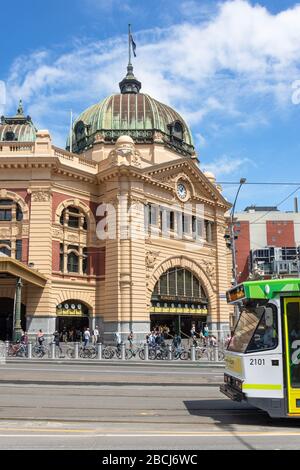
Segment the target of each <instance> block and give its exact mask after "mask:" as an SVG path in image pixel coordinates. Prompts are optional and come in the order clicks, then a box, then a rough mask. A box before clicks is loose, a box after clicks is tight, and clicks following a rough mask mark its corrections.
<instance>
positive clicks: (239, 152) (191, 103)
mask: <svg viewBox="0 0 300 470" xmlns="http://www.w3.org/2000/svg"><path fill="white" fill-rule="evenodd" d="M41 5H42V7H41ZM15 12H17V15H16V14H15ZM12 14H13V18H14V20H13V22H12V21H6V18H9V17H10V16H11V15H12ZM128 23H131V24H132V27H133V32H134V38H135V42H136V43H137V58H136V59H135V62H134V67H135V73H136V76H137V77H138V78H139V79H140V80H141V81H142V83H143V90H142V91H144V92H145V93H149V94H150V95H152V96H153V97H154V98H157V99H159V100H160V101H162V102H165V103H167V104H169V105H171V106H173V107H174V108H175V109H177V110H178V111H179V112H180V113H181V114H182V115H183V116H184V117H185V119H186V120H187V122H188V124H189V125H190V127H191V129H192V133H193V136H194V141H195V145H196V148H197V151H198V154H199V158H200V161H201V168H202V169H208V170H211V171H213V172H215V173H216V175H217V179H218V181H222V182H231V181H234V182H236V181H239V179H240V178H241V177H246V178H247V180H248V181H249V182H266V181H267V182H294V183H296V182H299V185H300V176H299V169H300V165H299V155H300V143H299V125H300V119H299V118H300V104H298V102H300V99H299V98H300V93H298V89H299V88H300V47H299V44H300V28H299V24H300V4H297V3H296V2H293V1H284V0H268V1H263V0H260V1H257V2H250V1H248V2H247V1H246V0H228V1H220V2H216V1H202V0H201V1H200V0H197V1H195V0H179V1H177V2H174V1H170V0H165V1H163V2H159V1H153V0H152V1H149V0H148V1H138V2H137V1H133V0H122V1H121V0H106V1H102V0H60V1H58V0H45V1H43V2H42V3H41V2H40V1H38V0H27V1H26V2H24V1H23V0H15V2H14V5H13V9H12V6H10V4H9V3H8V2H3V5H1V37H2V38H5V40H2V41H1V43H0V80H3V81H4V82H5V83H6V90H7V96H6V98H7V99H6V105H5V106H1V105H2V103H0V113H5V114H11V113H14V112H15V109H16V106H17V102H18V99H19V98H23V101H24V107H25V111H26V113H28V114H30V115H31V116H32V119H33V121H34V123H35V124H36V126H37V127H39V128H48V129H49V130H50V132H51V134H52V137H53V141H54V143H55V144H56V145H59V146H64V142H65V139H66V135H67V133H68V122H69V112H70V109H71V108H72V109H73V112H74V114H75V115H76V114H79V113H80V112H81V111H83V110H84V109H85V108H87V107H88V106H90V105H91V104H94V103H95V102H97V101H100V100H101V99H103V98H105V97H106V96H107V95H108V94H110V93H113V92H118V83H119V81H120V80H121V79H122V78H123V76H124V74H125V68H126V61H127V49H126V47H127V38H126V34H127V24H128ZM297 80H299V82H297ZM293 87H294V88H293ZM1 107H2V109H1ZM223 187H224V194H225V195H226V197H227V198H228V199H230V200H232V198H233V197H234V194H235V191H236V185H225V184H224V186H223ZM293 189H296V186H288V185H287V186H253V185H247V186H245V188H243V191H242V192H241V194H240V197H239V203H238V209H243V208H244V207H245V206H246V205H249V204H257V205H276V204H277V203H278V202H279V201H281V200H283V199H284V198H285V196H286V195H288V194H289V193H291V192H292V191H293ZM292 203H293V198H292V197H291V198H290V199H289V200H288V201H287V202H286V203H284V204H283V205H282V206H281V208H282V209H284V210H291V209H292Z"/></svg>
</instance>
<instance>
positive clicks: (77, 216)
mask: <svg viewBox="0 0 300 470" xmlns="http://www.w3.org/2000/svg"><path fill="white" fill-rule="evenodd" d="M60 224H61V225H64V226H67V227H70V228H77V229H83V230H87V218H86V216H85V214H84V212H83V211H81V210H80V209H78V208H77V207H72V206H71V207H67V208H66V209H64V210H63V211H62V213H61V216H60Z"/></svg>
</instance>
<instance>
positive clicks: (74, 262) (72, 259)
mask: <svg viewBox="0 0 300 470" xmlns="http://www.w3.org/2000/svg"><path fill="white" fill-rule="evenodd" d="M68 272H69V273H78V272H79V256H78V255H77V254H76V253H75V252H74V251H71V252H70V253H68Z"/></svg>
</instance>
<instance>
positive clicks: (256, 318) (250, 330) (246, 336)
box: [227, 307, 264, 353]
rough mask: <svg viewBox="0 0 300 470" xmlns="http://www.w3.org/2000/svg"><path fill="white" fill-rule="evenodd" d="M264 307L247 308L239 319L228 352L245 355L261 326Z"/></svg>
mask: <svg viewBox="0 0 300 470" xmlns="http://www.w3.org/2000/svg"><path fill="white" fill-rule="evenodd" d="M263 313H264V307H253V308H252V307H247V308H245V309H244V310H243V311H242V313H241V315H240V318H239V321H238V323H237V325H236V327H235V330H234V333H233V336H232V338H231V340H230V343H229V346H228V348H227V349H228V351H233V352H240V353H244V352H245V351H246V349H247V347H248V345H249V343H250V341H251V339H252V337H253V335H254V333H255V331H256V329H257V327H258V325H259V322H260V320H261V317H262V315H263Z"/></svg>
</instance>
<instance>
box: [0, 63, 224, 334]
mask: <svg viewBox="0 0 300 470" xmlns="http://www.w3.org/2000/svg"><path fill="white" fill-rule="evenodd" d="M140 90H141V83H140V82H139V81H138V80H137V79H136V78H135V76H134V74H133V68H132V65H131V64H129V65H128V70H127V75H126V77H125V78H124V79H123V80H122V81H121V83H120V93H116V94H114V95H112V96H109V97H107V98H106V99H104V100H103V101H101V102H100V103H97V104H95V105H93V106H91V107H90V108H89V109H87V110H86V111H84V112H83V113H82V114H81V115H80V116H79V117H78V118H77V119H76V121H75V123H74V126H73V132H72V138H69V139H68V142H67V150H63V149H60V148H57V147H56V146H55V145H53V143H52V140H51V136H50V134H49V132H48V131H47V130H37V129H36V128H35V126H34V124H33V122H32V120H31V118H30V117H26V116H25V115H24V112H23V107H22V103H20V106H19V109H18V111H17V114H16V116H14V117H2V118H1V124H0V252H1V253H2V256H0V338H1V339H7V338H11V336H12V328H13V321H14V314H16V307H17V315H19V313H18V312H19V311H21V323H22V328H23V329H25V328H26V329H27V330H28V332H29V334H30V335H34V334H35V333H36V332H37V330H38V329H40V328H41V329H43V331H45V332H46V333H47V334H48V335H52V333H53V332H54V330H55V329H58V330H60V331H62V330H63V329H66V330H67V331H71V330H72V331H75V330H79V329H83V328H84V327H87V326H89V327H90V328H94V326H95V325H97V326H98V327H99V328H100V330H101V332H102V340H103V341H106V340H110V339H111V338H112V334H113V333H114V332H116V331H118V332H120V333H121V334H122V335H123V338H125V337H127V335H128V332H129V331H130V330H133V331H134V333H135V334H136V335H137V337H139V338H140V339H142V338H144V337H145V334H146V333H147V332H148V331H149V330H150V328H153V327H155V326H162V325H163V326H168V328H169V329H170V332H171V333H172V332H175V331H179V330H180V331H182V332H183V333H185V334H188V333H189V330H190V328H191V325H192V323H196V327H197V328H198V329H200V328H201V327H202V325H203V324H204V323H207V324H208V325H209V326H210V328H211V329H213V330H214V331H215V330H222V331H224V332H227V331H228V327H229V321H230V318H229V316H230V311H229V307H228V305H227V303H226V297H225V292H226V290H227V289H228V287H229V286H230V278H231V274H230V272H231V266H230V260H231V258H230V252H229V250H228V248H227V247H226V243H225V240H224V233H225V230H226V219H225V213H226V211H228V209H229V207H230V204H229V203H228V201H227V200H225V199H224V197H223V196H222V192H221V188H220V187H218V185H217V184H216V181H215V178H214V176H213V175H212V174H210V173H207V174H204V173H203V172H202V171H201V167H200V166H199V162H198V159H197V156H196V153H195V149H194V145H193V140H192V135H191V132H190V130H189V127H188V126H187V124H186V123H185V121H184V119H183V118H182V117H181V116H180V115H179V114H178V113H177V112H176V111H175V110H173V109H172V108H170V107H169V106H167V105H164V104H162V103H160V102H158V101H157V100H155V99H154V98H152V97H151V96H149V95H147V94H143V93H141V92H140ZM199 208H200V211H199ZM16 286H17V287H16Z"/></svg>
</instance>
